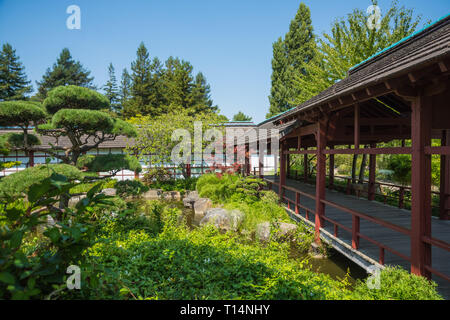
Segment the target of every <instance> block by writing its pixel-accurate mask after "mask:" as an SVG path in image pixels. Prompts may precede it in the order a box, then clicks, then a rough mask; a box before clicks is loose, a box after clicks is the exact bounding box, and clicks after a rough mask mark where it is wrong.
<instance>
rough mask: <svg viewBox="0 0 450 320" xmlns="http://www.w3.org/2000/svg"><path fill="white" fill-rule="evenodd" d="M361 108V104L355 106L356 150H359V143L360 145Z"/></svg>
mask: <svg viewBox="0 0 450 320" xmlns="http://www.w3.org/2000/svg"><path fill="white" fill-rule="evenodd" d="M360 113H361V112H360V108H359V104H358V103H357V104H355V117H354V120H355V123H354V126H355V132H354V135H355V141H354V145H355V149H359V143H360V124H359V117H360Z"/></svg>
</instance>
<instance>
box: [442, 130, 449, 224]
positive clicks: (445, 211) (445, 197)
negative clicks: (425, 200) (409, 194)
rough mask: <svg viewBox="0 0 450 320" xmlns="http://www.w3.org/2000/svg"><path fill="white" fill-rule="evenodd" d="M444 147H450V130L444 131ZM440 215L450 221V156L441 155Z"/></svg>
mask: <svg viewBox="0 0 450 320" xmlns="http://www.w3.org/2000/svg"><path fill="white" fill-rule="evenodd" d="M441 146H442V147H450V130H443V131H442V138H441ZM439 197H440V214H439V218H440V219H441V220H450V154H447V155H441V183H440V196H439Z"/></svg>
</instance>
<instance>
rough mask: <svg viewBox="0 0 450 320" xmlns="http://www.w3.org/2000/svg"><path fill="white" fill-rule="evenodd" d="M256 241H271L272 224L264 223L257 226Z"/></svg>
mask: <svg viewBox="0 0 450 320" xmlns="http://www.w3.org/2000/svg"><path fill="white" fill-rule="evenodd" d="M256 239H258V240H259V241H262V242H267V241H269V239H270V223H269V222H263V223H260V224H258V225H257V226H256Z"/></svg>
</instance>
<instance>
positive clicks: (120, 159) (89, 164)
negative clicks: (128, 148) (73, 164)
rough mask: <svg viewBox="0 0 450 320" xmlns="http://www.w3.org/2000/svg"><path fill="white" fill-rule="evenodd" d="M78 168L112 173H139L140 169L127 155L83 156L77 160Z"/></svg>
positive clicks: (137, 163) (134, 158) (137, 162)
mask: <svg viewBox="0 0 450 320" xmlns="http://www.w3.org/2000/svg"><path fill="white" fill-rule="evenodd" d="M77 167H78V168H80V169H81V168H88V170H89V171H92V172H114V171H120V170H131V171H135V172H140V171H141V170H142V167H141V165H140V163H139V161H138V159H136V157H132V156H130V155H127V154H102V155H95V156H94V155H90V154H87V155H83V156H81V157H79V158H78V162H77Z"/></svg>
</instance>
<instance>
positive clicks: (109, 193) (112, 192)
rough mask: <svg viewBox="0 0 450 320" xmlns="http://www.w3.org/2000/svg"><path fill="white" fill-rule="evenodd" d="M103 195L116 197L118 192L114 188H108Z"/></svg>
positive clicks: (103, 191)
mask: <svg viewBox="0 0 450 320" xmlns="http://www.w3.org/2000/svg"><path fill="white" fill-rule="evenodd" d="M102 193H103V194H104V195H106V196H111V197H115V196H116V194H117V190H116V189H114V188H107V189H103V190H102Z"/></svg>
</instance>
